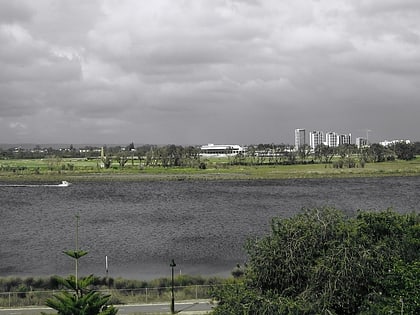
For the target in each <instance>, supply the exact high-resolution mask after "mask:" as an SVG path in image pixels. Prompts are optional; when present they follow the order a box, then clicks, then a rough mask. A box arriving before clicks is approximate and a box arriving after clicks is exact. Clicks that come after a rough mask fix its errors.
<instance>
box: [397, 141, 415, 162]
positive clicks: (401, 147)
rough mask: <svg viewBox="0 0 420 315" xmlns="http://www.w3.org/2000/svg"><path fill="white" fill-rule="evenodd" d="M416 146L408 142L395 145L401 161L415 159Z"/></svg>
mask: <svg viewBox="0 0 420 315" xmlns="http://www.w3.org/2000/svg"><path fill="white" fill-rule="evenodd" d="M414 149H415V148H414V145H412V144H410V143H406V142H403V141H402V142H397V143H395V145H394V150H395V154H396V155H397V158H399V159H400V160H406V161H409V160H412V159H414V158H415V155H414Z"/></svg>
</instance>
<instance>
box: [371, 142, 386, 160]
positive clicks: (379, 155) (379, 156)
mask: <svg viewBox="0 0 420 315" xmlns="http://www.w3.org/2000/svg"><path fill="white" fill-rule="evenodd" d="M368 152H369V155H370V157H371V159H372V160H373V161H374V162H384V161H385V147H384V146H383V145H381V144H379V143H373V144H372V145H371V146H370V148H369V151H368Z"/></svg>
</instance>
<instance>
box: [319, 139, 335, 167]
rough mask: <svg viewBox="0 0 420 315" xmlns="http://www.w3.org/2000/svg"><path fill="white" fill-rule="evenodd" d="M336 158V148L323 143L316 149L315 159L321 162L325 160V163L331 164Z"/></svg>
mask: <svg viewBox="0 0 420 315" xmlns="http://www.w3.org/2000/svg"><path fill="white" fill-rule="evenodd" d="M333 157H334V148H333V147H330V146H328V145H325V144H323V143H321V144H320V145H317V146H316V148H315V158H316V159H319V160H320V162H322V161H323V160H324V163H330V162H331V160H332V158H333Z"/></svg>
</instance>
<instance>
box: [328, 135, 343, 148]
mask: <svg viewBox="0 0 420 315" xmlns="http://www.w3.org/2000/svg"><path fill="white" fill-rule="evenodd" d="M339 139H340V138H339V136H338V134H337V133H336V132H328V133H327V134H326V135H325V142H326V145H327V146H329V147H338V146H339V144H340V140H339Z"/></svg>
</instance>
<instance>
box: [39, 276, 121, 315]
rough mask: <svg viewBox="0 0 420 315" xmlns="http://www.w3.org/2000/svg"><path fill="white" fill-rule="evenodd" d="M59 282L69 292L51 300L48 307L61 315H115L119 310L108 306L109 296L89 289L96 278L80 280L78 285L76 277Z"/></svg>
mask: <svg viewBox="0 0 420 315" xmlns="http://www.w3.org/2000/svg"><path fill="white" fill-rule="evenodd" d="M58 281H59V282H60V283H61V284H62V285H63V286H64V287H65V288H67V289H68V290H70V291H68V290H63V291H61V292H59V293H57V294H54V296H53V297H52V298H51V299H48V300H47V301H46V305H47V306H49V307H51V308H53V309H55V310H57V311H58V313H57V314H59V315H114V314H117V309H116V308H115V307H113V306H109V305H108V301H109V298H110V296H109V295H102V294H101V293H99V292H97V291H94V290H91V289H89V286H90V285H91V284H93V282H94V277H93V275H90V276H88V277H85V278H81V279H79V281H78V282H77V283H76V278H75V277H74V276H69V277H68V278H58Z"/></svg>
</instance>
